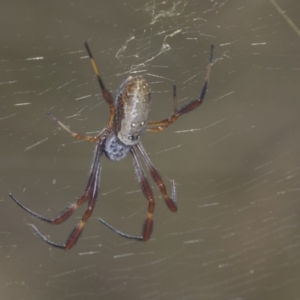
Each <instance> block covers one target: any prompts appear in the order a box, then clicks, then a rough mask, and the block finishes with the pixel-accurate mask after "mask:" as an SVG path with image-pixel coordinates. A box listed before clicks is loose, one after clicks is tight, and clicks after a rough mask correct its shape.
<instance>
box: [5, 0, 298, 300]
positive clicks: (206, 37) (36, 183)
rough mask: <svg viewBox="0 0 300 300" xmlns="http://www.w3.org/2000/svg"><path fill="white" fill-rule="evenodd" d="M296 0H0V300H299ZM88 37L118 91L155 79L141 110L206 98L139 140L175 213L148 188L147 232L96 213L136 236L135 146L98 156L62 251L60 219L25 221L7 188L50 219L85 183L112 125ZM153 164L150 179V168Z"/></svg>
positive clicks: (139, 208)
mask: <svg viewBox="0 0 300 300" xmlns="http://www.w3.org/2000/svg"><path fill="white" fill-rule="evenodd" d="M299 10H300V4H299V3H298V1H296V0H269V1H267V0H265V1H262V0H259V1H258V0H256V1H255V0H253V1H246V0H232V1H226V0H223V1H214V0H211V1H208V0H207V1H196V0H186V1H180V0H179V1H158V0H157V1H134V0H129V1H126V2H123V3H121V2H118V4H112V1H95V0H94V1H91V0H88V1H84V2H83V1H78V0H75V1H51V2H41V1H30V2H28V1H27V2H24V1H5V2H3V3H2V6H1V11H0V14H1V21H2V24H4V26H2V30H1V33H2V34H1V37H2V43H1V48H0V49H1V58H0V64H1V68H0V70H1V71H0V74H1V78H0V86H1V91H2V92H1V102H0V103H1V113H0V121H1V127H0V128H1V129H0V130H1V136H2V143H1V156H0V160H1V177H0V178H1V180H0V184H1V191H2V196H1V200H2V201H1V232H0V234H1V235H0V236H1V241H0V247H1V248H0V249H1V273H0V274H1V280H0V296H1V299H6V300H11V299H13V300H14V299H30V300H34V299H44V300H47V299H83V298H84V299H98V298H101V299H143V300H152V299H176V300H177V299H180V300H182V299H275V300H276V299H291V300H294V299H299V294H300V288H299V280H300V267H299V262H300V258H299V250H300V249H299V248H300V230H299V225H300V222H299V202H300V194H299V192H300V159H299V146H300V134H299V125H300V124H299V116H298V115H299V113H298V110H299V99H298V98H299V94H300V87H299V70H300V64H299V50H300V39H299V38H300V29H299V28H300V23H299V17H298V16H299ZM85 40H87V41H88V42H89V45H90V47H91V50H92V52H93V55H94V57H95V59H96V61H97V63H98V66H99V68H100V72H101V75H102V77H103V80H104V82H105V84H106V87H107V89H109V90H110V91H111V92H112V94H113V95H115V94H116V92H117V90H118V87H119V85H120V84H121V82H122V81H123V80H124V78H126V76H128V75H130V74H131V75H143V76H144V77H145V78H146V80H147V81H148V83H149V85H150V87H151V89H152V101H153V102H152V110H151V119H152V120H160V119H163V118H166V117H169V116H170V115H171V114H172V109H173V106H172V84H173V82H176V83H177V90H178V103H179V105H183V104H185V103H187V102H188V101H190V100H192V99H195V98H196V97H198V94H199V92H200V90H201V88H202V85H203V81H204V77H205V72H206V66H207V60H208V53H209V48H210V45H211V44H214V45H215V50H216V51H215V62H214V65H213V69H212V76H211V80H210V85H209V90H208V93H207V96H206V99H205V101H204V104H203V105H202V106H201V107H200V108H199V109H197V110H196V111H194V112H192V113H190V114H189V115H186V116H183V117H182V118H180V119H179V120H178V122H176V123H175V124H173V125H172V126H170V128H168V129H167V130H165V131H164V132H162V133H157V134H155V133H147V134H146V135H145V136H144V138H143V145H144V146H145V148H146V150H147V152H148V153H149V156H150V157H151V159H152V161H153V163H154V165H155V166H156V167H157V168H158V169H159V171H160V174H161V175H162V177H163V179H164V181H165V183H166V185H167V187H168V190H169V191H170V192H171V187H172V180H174V181H175V183H176V188H177V200H178V207H179V210H178V212H177V213H172V212H170V211H169V210H168V209H167V208H166V207H165V204H164V202H163V199H162V197H161V195H160V193H159V190H158V189H157V187H156V186H155V184H153V182H152V181H151V184H152V186H153V190H154V194H155V199H156V210H155V216H154V230H153V234H152V238H151V240H150V241H148V242H147V243H139V242H134V241H128V240H124V239H122V238H121V237H119V236H117V235H116V234H114V233H113V232H111V231H110V230H109V229H107V228H105V227H103V226H102V225H101V224H100V223H99V222H98V220H97V217H101V218H103V219H105V220H106V221H107V222H109V223H110V224H112V225H113V226H115V227H116V228H118V229H119V230H122V231H124V232H126V233H128V234H138V235H139V234H140V233H141V229H142V224H143V222H144V219H145V218H146V212H147V211H146V210H147V202H146V200H145V199H144V197H143V195H142V193H141V191H140V189H139V186H138V183H137V181H136V178H135V174H134V170H133V166H132V161H131V159H130V157H129V156H128V158H126V159H124V160H122V161H120V162H112V161H108V160H107V159H106V158H105V157H103V160H102V163H103V166H102V175H101V183H100V191H99V197H98V202H97V206H96V209H95V211H94V213H93V216H92V217H91V218H90V219H89V221H88V222H87V225H86V227H85V229H84V231H83V234H82V236H81V238H80V239H79V241H78V243H77V244H76V246H75V247H74V248H73V249H72V250H71V251H61V250H58V249H53V248H51V247H49V246H48V245H46V244H45V243H43V242H42V241H41V240H40V239H38V237H36V236H35V235H34V234H33V233H32V231H31V230H30V227H29V226H27V224H31V223H32V224H35V225H36V226H37V227H38V228H39V230H40V231H41V232H42V233H43V234H46V235H47V236H49V237H50V238H51V240H53V241H55V242H64V241H65V240H66V238H67V236H68V235H69V233H70V231H71V230H72V229H73V227H74V225H75V224H76V223H77V222H78V221H79V220H80V217H81V215H82V214H83V212H84V210H85V209H86V206H84V205H83V206H84V207H83V208H80V209H78V212H77V211H76V213H75V214H74V215H73V216H72V217H71V218H70V219H69V220H68V221H67V222H65V223H64V224H61V225H59V226H50V225H48V224H45V223H43V222H41V221H39V220H37V219H34V218H32V217H31V216H29V215H28V214H26V213H25V212H24V211H22V210H21V209H20V208H19V207H17V206H16V205H15V204H14V203H13V202H12V201H11V199H9V197H8V193H9V192H12V193H13V194H14V195H15V196H16V197H17V198H18V199H19V200H20V201H21V202H22V203H23V204H25V205H26V206H28V207H29V208H30V209H32V210H34V211H36V212H38V213H41V214H44V215H47V216H49V217H50V216H51V217H53V216H55V215H56V214H57V213H58V212H60V211H61V210H63V209H64V208H65V207H66V206H67V205H69V204H70V203H73V202H74V201H76V199H78V197H79V196H81V195H82V194H83V191H84V188H85V185H86V182H87V178H88V175H87V174H88V172H89V168H90V163H91V160H92V156H93V151H94V150H93V149H94V145H92V144H89V143H86V142H78V141H74V140H73V139H72V138H71V137H70V136H69V135H68V134H67V133H66V132H64V131H62V130H60V129H59V128H58V127H57V125H56V124H54V123H53V122H52V121H51V120H49V118H47V116H46V114H45V112H46V111H51V112H52V113H53V114H54V115H55V116H56V117H58V118H59V119H60V120H62V121H63V122H64V123H66V124H67V125H69V126H70V127H71V128H72V129H73V130H74V131H77V132H80V133H87V134H96V133H97V132H99V131H100V130H101V129H102V128H103V127H104V126H106V124H107V121H108V114H109V112H108V107H107V104H106V103H105V102H104V101H103V99H102V97H101V93H100V90H99V87H98V84H97V81H96V79H95V76H94V74H93V71H92V68H91V66H90V62H89V60H88V57H87V54H86V52H85V49H84V46H83V41H85ZM148 175H149V174H148Z"/></svg>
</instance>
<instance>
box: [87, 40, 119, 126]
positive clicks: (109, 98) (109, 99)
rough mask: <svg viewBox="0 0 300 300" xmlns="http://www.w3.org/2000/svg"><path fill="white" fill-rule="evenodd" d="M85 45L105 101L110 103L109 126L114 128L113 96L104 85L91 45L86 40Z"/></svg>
mask: <svg viewBox="0 0 300 300" xmlns="http://www.w3.org/2000/svg"><path fill="white" fill-rule="evenodd" d="M84 45H85V48H86V50H87V52H88V55H89V57H90V60H91V64H92V67H93V70H94V73H95V74H96V76H97V79H98V82H99V85H100V88H101V91H102V96H103V98H104V99H105V101H106V102H107V104H108V105H109V111H110V116H109V121H108V127H110V128H112V127H113V120H114V117H115V112H116V109H115V105H114V101H113V98H112V96H111V94H110V93H109V92H108V91H107V89H106V88H105V86H104V83H103V80H102V79H101V77H100V73H99V70H98V67H97V64H96V61H95V59H94V57H93V55H92V52H91V50H90V47H89V45H88V43H87V42H85V43H84Z"/></svg>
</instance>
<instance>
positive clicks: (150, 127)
mask: <svg viewBox="0 0 300 300" xmlns="http://www.w3.org/2000/svg"><path fill="white" fill-rule="evenodd" d="M213 54H214V45H211V47H210V53H209V63H208V66H207V72H206V76H205V81H204V85H203V88H202V91H201V93H200V96H199V98H198V99H196V100H192V101H191V102H189V103H188V104H186V105H184V106H182V107H181V108H179V109H178V108H177V100H176V84H173V100H174V113H173V115H172V116H171V117H170V118H168V119H164V120H162V121H150V122H148V124H147V131H151V132H159V131H163V130H165V129H166V128H167V127H168V126H169V125H171V124H172V123H174V122H176V121H177V119H178V118H179V117H180V116H182V115H183V114H186V113H188V112H190V111H192V110H194V109H196V108H197V107H198V106H200V105H201V104H202V102H203V100H204V98H205V94H206V91H207V87H208V81H209V77H210V73H211V67H212V63H213Z"/></svg>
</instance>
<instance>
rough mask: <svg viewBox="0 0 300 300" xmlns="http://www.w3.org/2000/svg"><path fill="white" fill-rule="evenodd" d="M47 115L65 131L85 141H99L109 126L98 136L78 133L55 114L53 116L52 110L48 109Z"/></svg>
mask: <svg viewBox="0 0 300 300" xmlns="http://www.w3.org/2000/svg"><path fill="white" fill-rule="evenodd" d="M47 115H48V116H49V117H50V119H51V120H53V121H54V122H56V123H57V124H58V125H59V126H60V127H61V128H62V129H64V130H65V131H67V132H69V133H70V134H71V135H72V137H73V138H75V139H77V140H85V141H89V142H97V141H99V140H100V139H101V138H102V136H103V135H104V133H105V132H106V130H107V129H108V128H104V130H103V131H102V132H101V133H100V134H99V135H97V136H90V135H82V134H79V133H76V132H74V131H72V130H71V129H70V128H69V127H68V126H66V125H65V124H64V123H62V122H61V121H60V120H58V119H57V118H56V117H55V116H53V115H52V114H51V113H50V112H48V111H47Z"/></svg>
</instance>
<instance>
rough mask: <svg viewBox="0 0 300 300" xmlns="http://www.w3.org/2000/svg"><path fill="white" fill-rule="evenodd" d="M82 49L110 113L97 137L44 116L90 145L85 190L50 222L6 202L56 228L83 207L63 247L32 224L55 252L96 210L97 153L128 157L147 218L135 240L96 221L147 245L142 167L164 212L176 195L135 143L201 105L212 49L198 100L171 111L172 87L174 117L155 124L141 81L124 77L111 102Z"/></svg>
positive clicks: (150, 219)
mask: <svg viewBox="0 0 300 300" xmlns="http://www.w3.org/2000/svg"><path fill="white" fill-rule="evenodd" d="M85 47H86V50H87V52H88V55H89V58H90V61H91V64H92V67H93V70H94V72H95V74H96V77H97V80H98V83H99V85H100V88H101V91H102V95H103V98H104V99H105V101H106V102H107V104H108V106H109V110H110V116H109V121H108V125H107V127H105V128H104V129H103V130H102V131H101V133H100V134H99V135H97V136H86V135H81V134H78V133H75V132H73V131H72V130H71V129H69V128H68V127H67V126H66V125H64V124H63V123H62V122H61V121H59V120H58V119H57V118H56V117H54V116H53V115H52V114H50V113H49V112H48V113H47V114H48V116H49V117H50V118H51V119H52V120H53V121H55V122H56V123H57V124H58V125H59V126H60V127H61V128H63V129H64V130H66V131H67V132H68V133H70V134H71V135H72V136H73V137H74V138H75V139H78V140H86V141H89V142H95V143H96V149H95V154H94V159H93V162H92V167H91V171H90V175H89V178H88V183H87V185H86V188H85V192H84V194H83V195H82V196H81V197H80V198H79V199H78V200H77V201H76V202H75V203H73V204H72V205H71V206H69V207H67V208H66V209H65V210H63V211H62V212H61V213H59V214H58V215H57V216H56V217H55V218H53V219H50V218H47V217H44V216H42V215H40V214H37V213H35V212H34V211H32V210H30V209H29V208H27V207H26V206H24V205H23V204H22V203H21V202H20V201H19V200H17V199H16V198H15V197H14V196H13V195H12V194H9V195H10V197H11V198H12V200H14V202H15V203H17V204H18V205H19V206H20V207H21V208H23V209H24V210H25V211H27V212H28V213H30V214H31V215H33V216H34V217H37V218H38V219H40V220H43V221H45V222H48V223H50V224H57V225H58V224H60V223H62V222H64V221H66V220H67V219H68V218H69V217H70V216H71V215H72V214H73V212H74V211H75V210H76V209H77V208H78V207H79V206H80V205H81V204H83V203H85V202H87V203H88V208H87V210H86V211H85V212H84V214H83V216H82V218H81V220H80V222H79V223H78V224H77V225H76V227H75V228H74V229H73V231H72V232H71V234H70V235H69V237H68V238H67V240H66V242H65V244H59V243H55V242H52V241H51V240H49V239H48V238H46V236H44V235H42V234H41V233H40V231H39V230H38V229H37V228H36V226H35V225H32V224H30V225H31V226H32V228H33V230H34V231H35V233H36V234H37V235H38V236H39V237H40V238H41V239H42V240H44V241H45V242H46V243H48V244H50V245H52V246H54V247H57V248H61V249H66V250H68V249H71V248H72V247H73V246H74V245H75V243H76V242H77V240H78V238H79V237H80V235H81V233H82V230H83V228H84V226H85V223H86V222H87V220H88V219H89V218H90V217H91V215H92V213H93V210H94V208H95V205H96V200H97V195H98V189H99V182H100V173H101V158H102V155H103V153H104V154H105V155H106V157H107V158H108V159H110V160H120V159H122V158H124V157H125V156H126V155H127V153H128V152H129V153H130V154H131V156H132V158H133V165H134V169H135V173H136V175H137V178H138V181H139V184H140V186H141V190H142V192H143V194H144V196H145V197H146V199H147V200H148V212H147V218H146V220H145V223H144V227H143V231H142V235H141V236H134V235H129V234H126V233H123V232H121V231H119V230H117V229H116V228H114V227H112V226H111V225H109V224H108V223H106V222H105V221H104V220H103V219H101V218H99V221H100V222H101V223H102V224H104V225H105V226H107V227H108V228H110V229H111V230H112V231H114V232H115V233H117V234H119V235H121V236H123V237H125V238H128V239H132V240H137V241H147V240H149V238H150V236H151V232H152V227H153V212H154V208H155V201H154V196H153V192H152V189H151V186H150V184H149V181H148V179H147V177H146V175H145V173H144V170H143V166H142V162H143V164H144V165H145V166H146V167H147V169H148V170H149V172H150V175H151V177H152V179H153V180H154V182H155V183H156V184H157V186H158V187H159V189H160V192H161V194H162V195H163V197H164V200H165V202H166V204H167V206H168V208H169V209H170V210H171V211H172V212H175V211H177V205H176V190H175V184H174V182H173V184H172V195H171V197H169V195H168V192H167V189H166V186H165V184H164V182H163V180H162V178H161V176H160V174H159V173H158V171H157V170H156V168H155V167H154V165H153V164H152V162H151V160H150V158H149V156H148V155H147V153H146V151H145V149H144V147H143V146H142V144H141V142H140V140H141V138H142V136H143V135H144V133H145V131H151V132H160V131H163V130H165V129H166V128H167V127H168V126H169V125H171V124H172V123H174V122H175V121H177V119H178V118H179V117H180V116H181V115H183V114H186V113H188V112H190V111H192V110H194V109H196V108H197V107H198V106H200V105H201V104H202V102H203V100H204V97H205V94H206V91H207V86H208V81H209V77H210V72H211V66H212V63H213V52H214V46H213V45H212V46H211V48H210V53H209V63H208V66H207V72H206V77H205V81H204V85H203V88H202V90H201V93H200V96H199V98H197V99H195V100H192V101H191V102H189V103H188V104H186V105H184V106H182V107H181V108H179V109H178V108H177V101H176V84H175V83H174V84H173V101H174V113H173V115H172V116H171V117H170V118H167V119H164V120H161V121H148V117H149V112H150V104H151V91H150V88H149V86H148V84H147V83H146V80H145V79H144V78H143V77H142V76H135V77H133V76H129V77H128V78H127V79H126V80H125V81H124V82H123V83H122V84H121V86H120V89H119V91H118V93H117V97H116V99H115V101H114V100H113V98H112V96H111V94H110V93H109V92H108V91H107V90H106V88H105V86H104V83H103V81H102V79H101V77H100V73H99V71H98V67H97V65H96V63H95V60H94V58H93V55H92V53H91V51H90V48H89V46H88V44H87V43H85Z"/></svg>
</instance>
